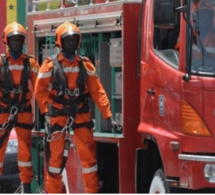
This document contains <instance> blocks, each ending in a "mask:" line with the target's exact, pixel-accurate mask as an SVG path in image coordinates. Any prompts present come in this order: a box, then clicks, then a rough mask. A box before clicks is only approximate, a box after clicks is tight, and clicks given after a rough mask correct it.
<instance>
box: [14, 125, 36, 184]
mask: <svg viewBox="0 0 215 195" xmlns="http://www.w3.org/2000/svg"><path fill="white" fill-rule="evenodd" d="M16 134H17V139H18V142H19V144H18V167H19V170H20V174H19V176H20V180H21V182H22V183H31V182H32V179H33V168H32V162H31V129H22V128H20V127H16Z"/></svg>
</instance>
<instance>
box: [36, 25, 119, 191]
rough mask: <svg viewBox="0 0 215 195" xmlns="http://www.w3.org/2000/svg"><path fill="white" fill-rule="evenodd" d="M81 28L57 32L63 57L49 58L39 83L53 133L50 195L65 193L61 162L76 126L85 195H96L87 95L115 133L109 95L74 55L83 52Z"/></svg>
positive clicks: (92, 69) (38, 92)
mask: <svg viewBox="0 0 215 195" xmlns="http://www.w3.org/2000/svg"><path fill="white" fill-rule="evenodd" d="M80 43H81V33H80V30H79V28H78V27H77V26H76V25H74V24H71V23H70V22H65V23H63V24H61V25H60V26H59V27H58V28H57V29H56V45H57V46H58V47H60V48H62V51H61V52H60V53H59V54H58V55H57V56H53V57H52V58H47V59H46V60H45V61H44V62H43V64H42V66H41V68H40V70H39V74H38V77H37V81H36V87H35V97H36V99H37V101H38V102H41V103H40V105H42V104H43V106H41V107H40V111H41V113H43V114H46V116H48V117H47V121H48V124H50V125H48V126H49V127H50V128H49V129H48V132H47V138H46V140H47V142H49V148H50V156H49V154H47V153H48V152H47V153H46V157H47V158H49V160H48V162H47V164H48V174H47V183H46V191H47V192H48V193H61V192H62V188H63V186H62V182H61V180H62V174H61V172H62V167H63V165H62V164H65V162H64V163H63V162H62V161H63V160H62V159H64V154H65V153H67V152H65V151H66V145H68V144H66V142H67V141H68V139H70V138H68V137H69V131H68V129H69V128H68V127H70V126H71V125H72V129H73V130H74V140H75V142H76V148H77V152H78V156H79V158H80V160H81V163H82V167H83V169H82V176H83V181H84V185H85V191H86V192H87V193H96V192H98V189H99V186H98V175H97V162H96V157H95V151H94V140H93V129H92V128H93V122H92V116H91V112H90V110H89V107H88V103H87V96H88V94H89V95H90V96H91V98H92V99H93V101H94V102H95V103H96V105H97V106H98V108H99V109H100V111H101V113H102V116H103V118H104V119H106V120H108V122H110V124H111V125H112V127H116V126H117V124H116V122H115V121H114V120H113V119H112V113H111V107H110V102H109V100H108V97H107V95H106V92H105V90H104V88H103V86H102V84H101V82H100V80H99V78H98V76H97V75H96V70H95V67H94V66H93V64H92V63H91V62H90V61H89V60H88V59H84V58H82V57H80V56H78V55H77V54H76V50H77V49H78V48H79V47H80Z"/></svg>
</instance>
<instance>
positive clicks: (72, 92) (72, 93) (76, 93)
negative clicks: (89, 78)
mask: <svg viewBox="0 0 215 195" xmlns="http://www.w3.org/2000/svg"><path fill="white" fill-rule="evenodd" d="M65 95H68V96H79V95H80V91H79V88H75V89H74V90H70V89H68V88H66V89H65Z"/></svg>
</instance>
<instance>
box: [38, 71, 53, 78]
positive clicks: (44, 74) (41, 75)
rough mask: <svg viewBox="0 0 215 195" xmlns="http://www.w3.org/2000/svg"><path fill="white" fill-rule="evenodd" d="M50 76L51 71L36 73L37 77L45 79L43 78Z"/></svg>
mask: <svg viewBox="0 0 215 195" xmlns="http://www.w3.org/2000/svg"><path fill="white" fill-rule="evenodd" d="M51 76H52V72H51V71H50V72H46V73H42V72H39V73H38V78H40V79H41V78H42V79H45V78H48V77H51Z"/></svg>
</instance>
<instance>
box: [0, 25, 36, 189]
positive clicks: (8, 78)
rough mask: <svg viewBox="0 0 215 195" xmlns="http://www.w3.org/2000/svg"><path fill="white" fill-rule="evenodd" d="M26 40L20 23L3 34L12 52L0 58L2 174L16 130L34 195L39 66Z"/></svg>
mask: <svg viewBox="0 0 215 195" xmlns="http://www.w3.org/2000/svg"><path fill="white" fill-rule="evenodd" d="M25 37H26V31H25V28H24V27H23V26H22V25H21V24H19V23H17V22H13V23H11V24H8V25H7V26H6V27H5V29H4V31H3V42H4V44H6V45H7V46H8V48H9V50H8V51H7V52H6V53H5V54H1V57H0V173H2V169H3V164H4V158H5V149H6V146H7V143H8V139H9V135H10V131H11V130H12V128H15V130H16V134H17V139H18V143H19V145H18V167H19V170H20V179H21V182H22V184H23V185H22V186H23V192H24V193H31V181H32V179H33V170H32V163H31V130H32V129H33V114H32V107H31V99H32V92H31V91H33V89H32V87H34V84H35V81H36V77H37V73H38V70H39V65H38V62H37V60H36V59H35V58H34V57H32V56H28V55H26V54H24V53H23V52H22V49H23V44H24V41H25Z"/></svg>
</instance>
